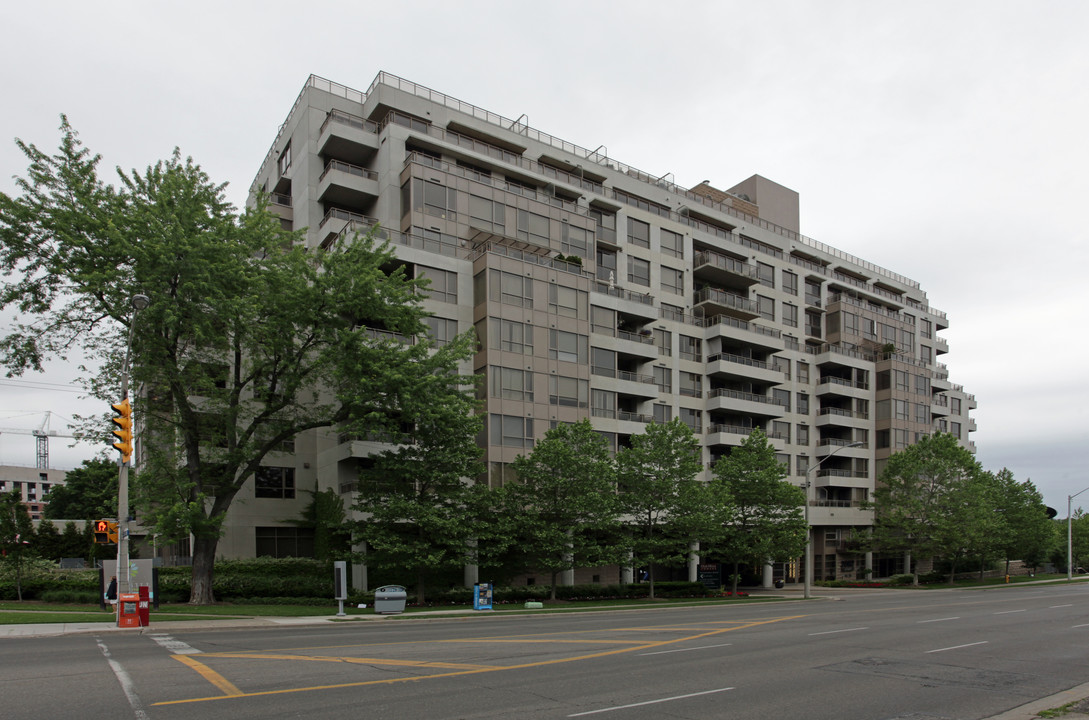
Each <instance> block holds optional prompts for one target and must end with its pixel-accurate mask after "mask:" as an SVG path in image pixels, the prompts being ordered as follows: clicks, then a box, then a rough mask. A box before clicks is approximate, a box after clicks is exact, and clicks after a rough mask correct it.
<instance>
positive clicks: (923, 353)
mask: <svg viewBox="0 0 1089 720" xmlns="http://www.w3.org/2000/svg"><path fill="white" fill-rule="evenodd" d="M919 357H920V359H922V361H923V362H925V363H926V364H928V365H929V364H930V362H931V361H932V360H934V353H933V351H932V350H931V349H930V346H929V345H920V346H919Z"/></svg>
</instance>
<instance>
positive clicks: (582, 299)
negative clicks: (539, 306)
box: [548, 283, 590, 320]
mask: <svg viewBox="0 0 1089 720" xmlns="http://www.w3.org/2000/svg"><path fill="white" fill-rule="evenodd" d="M589 305H590V302H589V293H587V292H585V291H582V290H576V289H575V288H569V287H564V286H562V285H557V284H555V283H551V284H549V286H548V311H549V312H552V313H556V314H557V315H563V316H564V317H570V318H577V319H579V320H585V319H586V316H587V308H588V307H589Z"/></svg>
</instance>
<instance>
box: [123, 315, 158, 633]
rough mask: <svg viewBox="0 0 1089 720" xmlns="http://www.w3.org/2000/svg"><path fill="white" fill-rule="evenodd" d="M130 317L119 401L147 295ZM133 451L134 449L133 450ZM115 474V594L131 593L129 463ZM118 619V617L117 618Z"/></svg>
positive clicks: (126, 388)
mask: <svg viewBox="0 0 1089 720" xmlns="http://www.w3.org/2000/svg"><path fill="white" fill-rule="evenodd" d="M130 302H131V303H132V316H131V317H130V318H129V338H128V343H127V344H126V345H125V363H124V365H122V366H121V399H122V400H125V399H126V398H128V396H129V360H130V359H131V356H132V336H133V330H134V329H135V328H136V314H137V313H138V312H140V311H141V310H143V309H144V308H146V307H147V306H148V304H150V302H151V301H150V300H149V299H148V297H147V295H133V296H132V300H131V301H130ZM133 451H135V448H133ZM118 463H119V470H118V474H117V592H118V593H119V594H120V593H122V592H126V593H128V592H132V587H131V585H130V578H129V463H127V462H125V460H124V458H123V457H122V458H120V459H119V460H118ZM118 617H120V616H118Z"/></svg>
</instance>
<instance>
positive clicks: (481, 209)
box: [469, 195, 507, 234]
mask: <svg viewBox="0 0 1089 720" xmlns="http://www.w3.org/2000/svg"><path fill="white" fill-rule="evenodd" d="M469 224H470V225H471V226H472V227H476V228H481V229H483V230H489V231H491V232H494V233H499V234H503V233H505V232H506V229H507V206H506V205H504V204H503V203H499V202H495V201H494V200H489V199H487V198H482V197H480V196H479V195H470V196H469Z"/></svg>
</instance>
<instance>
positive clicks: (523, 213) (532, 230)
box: [518, 210, 550, 247]
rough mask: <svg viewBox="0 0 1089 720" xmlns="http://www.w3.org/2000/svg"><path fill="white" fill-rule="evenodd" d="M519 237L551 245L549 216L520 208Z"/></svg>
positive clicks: (539, 243)
mask: <svg viewBox="0 0 1089 720" xmlns="http://www.w3.org/2000/svg"><path fill="white" fill-rule="evenodd" d="M518 239H519V240H526V241H528V242H532V243H536V244H538V245H543V246H545V247H548V246H549V245H550V241H549V220H548V218H547V217H545V216H544V215H538V214H537V213H531V212H530V211H528V210H519V211H518Z"/></svg>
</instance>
